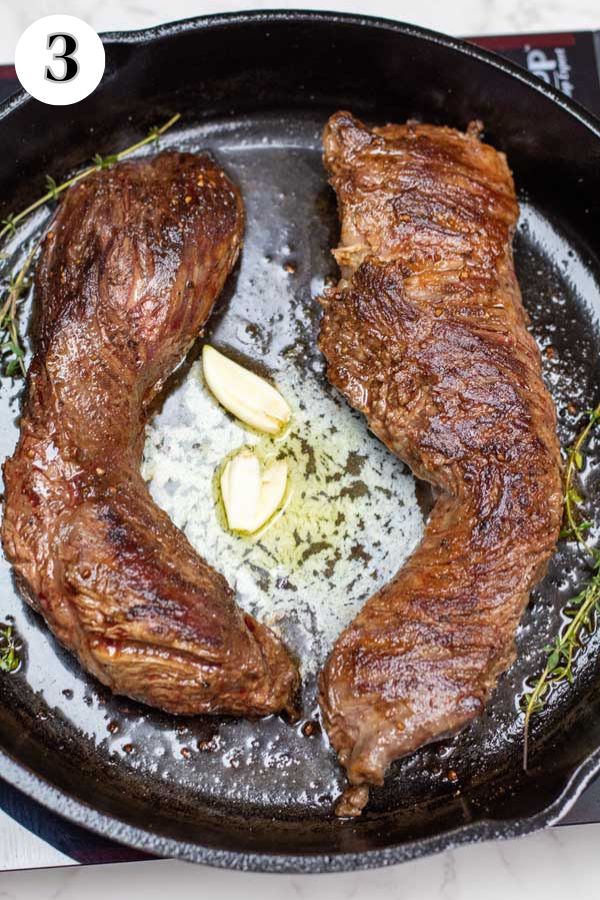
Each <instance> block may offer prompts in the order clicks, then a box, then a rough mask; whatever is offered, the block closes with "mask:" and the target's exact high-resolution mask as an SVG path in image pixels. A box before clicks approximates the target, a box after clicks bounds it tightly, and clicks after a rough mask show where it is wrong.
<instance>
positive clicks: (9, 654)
mask: <svg viewBox="0 0 600 900" xmlns="http://www.w3.org/2000/svg"><path fill="white" fill-rule="evenodd" d="M20 665H21V660H20V659H19V643H18V641H17V638H16V636H15V633H14V629H13V627H12V625H3V626H0V672H8V673H10V672H16V671H17V669H18V668H19V666H20Z"/></svg>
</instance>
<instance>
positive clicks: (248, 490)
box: [221, 448, 288, 534]
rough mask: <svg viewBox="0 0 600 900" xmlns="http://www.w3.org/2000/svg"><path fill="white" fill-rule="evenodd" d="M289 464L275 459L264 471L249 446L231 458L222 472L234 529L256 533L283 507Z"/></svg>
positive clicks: (226, 501) (223, 485) (229, 515)
mask: <svg viewBox="0 0 600 900" xmlns="http://www.w3.org/2000/svg"><path fill="white" fill-rule="evenodd" d="M287 478H288V465H287V463H286V462H285V461H280V462H274V463H271V465H269V466H267V467H266V469H265V470H264V472H262V473H261V469H260V462H259V459H258V457H257V456H256V455H255V454H254V453H253V452H252V451H251V450H249V449H248V448H244V449H243V450H240V452H239V453H236V455H235V456H233V457H232V458H231V459H230V460H228V461H227V463H226V464H225V467H224V469H223V472H222V473H221V496H222V498H223V505H224V507H225V514H226V516H227V524H228V526H229V528H230V529H231V531H243V532H246V533H248V534H252V533H253V532H255V531H258V529H259V528H261V527H262V526H263V525H264V524H265V522H267V521H268V520H269V519H270V518H271V516H273V514H274V513H275V512H276V511H277V509H278V508H279V507H280V505H281V502H282V500H283V498H284V496H285V490H286V486H287Z"/></svg>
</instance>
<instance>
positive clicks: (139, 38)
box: [0, 9, 600, 874]
mask: <svg viewBox="0 0 600 900" xmlns="http://www.w3.org/2000/svg"><path fill="white" fill-rule="evenodd" d="M261 22H262V23H264V24H268V23H280V22H287V23H307V24H310V23H317V22H320V23H325V24H328V25H332V26H335V25H337V24H341V25H344V24H352V25H356V26H358V27H361V26H362V27H366V28H376V29H380V30H385V31H388V32H392V33H397V34H401V35H406V36H409V37H414V38H417V39H418V40H422V41H426V42H428V43H432V44H438V45H441V46H443V47H446V48H447V49H450V50H453V51H455V52H457V53H460V54H462V55H464V56H468V57H472V58H473V59H475V60H477V61H479V62H481V63H483V64H485V65H487V66H492V67H493V68H495V69H497V70H500V71H502V72H504V73H506V74H507V75H509V76H511V77H512V78H515V79H516V80H517V81H520V82H522V83H524V84H526V85H527V86H528V87H529V88H531V89H533V90H534V91H536V92H537V93H539V94H541V95H542V96H544V97H546V98H547V99H549V100H551V101H552V102H553V103H555V104H556V105H558V106H559V107H561V108H562V109H563V110H565V111H566V112H567V113H568V114H569V115H571V116H573V117H574V118H575V119H576V120H577V121H579V122H580V123H581V124H582V125H584V126H585V127H586V128H587V129H588V130H589V131H591V132H592V134H593V135H594V136H595V137H596V138H598V139H599V140H600V118H599V117H597V116H595V115H594V114H593V113H590V112H589V111H588V110H587V109H585V108H584V107H583V106H581V105H580V104H579V103H577V102H576V101H574V100H572V99H570V98H568V97H567V96H566V95H565V94H563V93H562V92H560V91H558V90H557V89H555V88H553V87H551V86H550V85H548V84H546V82H544V81H542V80H541V79H539V78H536V77H535V76H534V75H532V74H530V73H529V72H528V71H526V70H525V69H523V68H521V67H520V66H518V65H516V64H515V63H512V62H510V61H509V60H506V59H504V58H502V57H500V56H497V55H496V54H494V53H491V52H490V51H487V50H484V49H482V48H480V47H478V46H476V45H475V44H470V43H468V42H466V41H463V40H461V39H459V38H455V37H451V36H446V35H443V34H440V33H439V32H436V31H432V30H430V29H426V28H421V27H420V26H418V25H413V24H408V23H404V22H399V21H396V20H393V19H385V18H382V17H376V16H369V15H361V14H352V13H341V12H327V11H317V10H314V11H313V10H302V9H285V10H278V9H270V10H247V11H242V12H231V13H218V14H213V15H206V16H196V17H190V18H186V19H181V20H178V21H175V22H168V23H164V24H159V25H154V26H151V27H149V28H144V29H136V30H131V31H111V32H102V33H101V35H100V36H101V38H102V40H103V43H105V44H150V43H152V42H153V41H155V40H158V39H160V38H163V37H168V36H171V35H177V34H179V33H183V32H187V31H198V30H204V29H217V28H227V27H231V26H237V25H242V26H243V25H245V24H248V23H261ZM31 101H32V98H31V97H30V96H29V95H28V94H27V93H26V91H24V90H22V89H21V90H19V91H18V92H17V93H16V94H15V95H13V96H12V97H10V98H9V99H8V100H6V101H4V102H3V103H2V104H0V127H1V125H2V122H3V120H4V119H5V118H7V117H8V116H9V115H10V114H11V113H12V112H13V111H15V110H17V109H20V108H21V107H22V106H25V105H26V104H29V103H30V102H31ZM599 771H600V747H598V748H597V749H596V750H594V751H593V752H592V753H590V754H589V756H588V757H587V758H586V759H585V760H584V761H583V762H582V763H580V765H579V766H577V768H575V769H574V770H573V771H572V773H571V775H570V777H569V779H568V781H567V784H566V785H565V787H564V788H563V790H562V792H561V793H560V795H559V796H558V797H557V798H556V799H555V800H554V801H553V802H552V803H551V804H550V805H549V806H547V807H546V808H545V809H543V810H541V811H540V812H538V813H535V814H534V815H532V816H527V817H521V818H512V819H504V820H494V819H491V818H482V819H480V820H478V821H477V822H474V823H470V824H467V825H462V826H459V827H457V828H455V829H451V830H449V831H445V832H442V833H440V834H437V835H435V836H432V837H428V838H418V839H415V840H412V841H407V842H405V843H402V844H395V845H392V846H389V847H386V848H383V849H374V850H362V851H359V852H348V853H346V852H343V851H342V852H339V853H334V854H330V853H327V852H323V853H311V854H289V853H275V852H265V853H259V852H253V853H247V852H242V851H234V850H218V849H215V848H211V847H206V846H202V845H201V844H198V843H190V842H187V841H181V840H178V839H176V838H166V837H163V836H160V835H157V834H155V833H152V832H151V831H150V830H146V829H144V828H140V827H137V826H133V825H128V824H127V823H126V822H124V821H122V820H121V819H118V818H117V817H114V816H110V815H107V814H105V813H101V812H99V811H98V810H96V809H95V808H94V807H92V806H90V805H88V804H87V803H84V802H83V801H81V800H77V799H75V798H74V797H73V796H72V795H70V794H69V793H68V792H66V791H62V790H60V789H59V788H57V787H55V786H54V785H53V784H52V783H51V782H50V781H48V780H46V779H44V778H42V777H41V776H39V775H37V774H36V773H35V772H34V771H33V770H32V769H30V768H29V767H28V766H26V765H24V764H23V763H21V762H19V761H18V760H17V759H16V758H15V757H14V756H13V755H12V754H9V753H8V752H7V751H6V750H4V749H3V748H2V747H0V777H2V778H3V779H5V780H6V781H8V782H9V783H10V784H12V785H13V786H14V787H16V788H17V789H18V790H20V791H21V792H22V793H24V794H25V795H26V796H28V797H30V798H31V799H33V800H36V801H37V802H38V803H40V804H41V805H42V806H44V807H45V808H46V809H48V810H50V811H51V812H53V813H55V814H57V815H60V816H62V817H63V818H65V819H67V820H68V821H70V822H71V823H73V824H75V825H79V826H81V827H84V828H87V829H88V830H90V831H93V832H95V833H96V834H98V835H101V836H102V837H105V838H108V839H112V840H115V841H118V842H119V843H121V844H124V845H126V846H129V847H131V848H134V849H137V850H140V851H143V852H145V853H149V854H153V855H156V856H160V857H174V858H180V859H185V860H189V861H191V862H196V863H203V864H206V865H211V866H213V867H217V868H224V869H233V870H241V871H252V872H272V873H298V874H303V873H304V874H308V873H315V874H317V873H324V872H346V871H356V870H360V869H373V868H378V867H384V866H390V865H395V864H398V863H402V862H408V861H409V860H413V859H418V858H419V857H423V856H428V855H432V854H434V853H439V852H441V851H443V850H447V849H452V848H454V847H458V846H461V845H466V844H472V843H481V842H483V841H486V840H494V839H510V838H514V837H519V836H523V835H525V834H529V833H532V832H534V831H538V830H541V829H543V828H545V827H548V826H549V825H553V824H555V823H557V822H558V821H559V820H560V819H561V818H562V817H563V816H564V815H565V814H566V813H567V812H568V811H569V810H570V809H571V807H572V806H573V805H574V803H575V802H576V800H577V799H578V797H579V796H580V795H581V793H582V792H583V790H584V789H585V787H586V786H587V785H588V784H589V782H590V781H591V780H592V779H593V778H594V776H595V775H596V774H597V773H598V772H599Z"/></svg>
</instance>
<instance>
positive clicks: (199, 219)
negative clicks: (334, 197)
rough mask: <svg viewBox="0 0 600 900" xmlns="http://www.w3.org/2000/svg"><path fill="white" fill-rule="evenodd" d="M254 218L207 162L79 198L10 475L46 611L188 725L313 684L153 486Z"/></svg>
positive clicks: (144, 695)
mask: <svg viewBox="0 0 600 900" xmlns="http://www.w3.org/2000/svg"><path fill="white" fill-rule="evenodd" d="M243 219H244V213H243V205H242V199H241V197H240V194H239V192H238V190H237V188H236V187H235V186H234V185H233V184H232V183H231V182H230V181H229V179H228V178H227V177H226V176H225V173H224V172H223V171H222V170H221V169H220V168H219V167H218V166H216V164H215V163H214V162H213V161H212V160H211V159H210V158H209V157H208V156H201V155H199V156H194V155H191V154H179V153H164V154H162V155H160V156H157V157H156V158H154V159H151V160H144V161H137V162H128V163H121V164H120V165H118V166H116V167H115V168H113V169H110V170H109V171H106V172H103V173H100V174H96V175H93V176H91V177H90V178H88V179H87V180H85V181H82V182H81V183H79V184H78V185H76V186H74V187H72V188H71V189H70V190H69V192H68V193H67V194H66V196H65V199H64V200H63V202H62V204H61V206H60V208H59V210H58V212H57V215H56V217H55V219H54V221H53V223H52V225H51V230H50V232H49V234H48V236H47V238H46V240H45V245H44V249H43V254H42V258H41V261H40V264H39V266H38V269H37V274H36V300H37V305H38V309H39V322H38V334H37V352H36V355H35V358H34V360H33V363H32V365H31V368H30V370H29V373H28V377H27V394H26V401H25V406H24V409H23V417H22V421H21V436H20V440H19V443H18V446H17V449H16V451H15V453H14V456H13V457H12V459H10V460H8V461H7V462H6V464H5V466H4V479H5V486H6V493H5V503H4V521H3V524H2V540H3V544H4V549H5V552H6V555H7V556H8V558H9V560H10V561H11V562H12V563H13V565H14V567H15V570H16V572H17V575H18V578H19V581H20V583H21V584H22V585H23V587H24V589H25V591H26V594H27V596H28V599H29V600H30V602H31V604H32V605H33V606H34V607H35V608H36V609H37V610H39V612H41V613H42V615H43V616H44V618H45V619H46V621H47V623H48V625H49V626H50V628H51V629H52V631H53V632H54V634H55V635H56V636H57V638H58V639H59V640H60V641H61V642H62V643H63V644H64V645H65V646H66V647H68V648H69V649H71V650H72V651H73V652H74V653H76V654H77V656H78V657H79V660H80V661H81V663H82V665H83V666H84V667H85V668H86V669H88V670H89V671H90V672H92V673H93V674H94V675H95V676H96V677H97V678H99V679H100V681H102V682H103V683H104V684H106V685H108V686H109V687H110V688H111V689H112V690H113V691H115V692H116V693H119V694H126V695H128V696H130V697H133V698H135V699H137V700H142V701H144V702H145V703H149V704H151V705H152V706H157V707H160V708H161V709H165V710H167V711H169V712H173V713H186V714H192V713H206V712H224V713H239V714H248V715H263V714H268V713H273V712H277V711H278V710H281V709H285V708H289V707H290V705H291V702H292V695H293V693H294V690H295V688H296V686H297V681H298V676H297V672H296V668H295V666H294V665H293V664H292V662H291V661H290V659H289V657H288V655H287V653H286V651H285V649H284V648H283V647H282V645H281V644H280V643H279V641H278V640H277V638H276V637H275V636H274V635H273V634H272V633H271V632H270V631H269V630H268V629H267V628H265V627H263V626H262V625H260V624H259V623H257V622H256V621H255V620H254V619H252V618H251V617H250V616H248V615H245V614H243V613H242V612H241V611H240V610H239V609H238V608H237V606H236V605H235V602H234V599H233V594H232V591H231V590H230V588H229V587H228V585H227V583H226V582H225V580H224V579H223V578H222V577H221V576H220V575H219V574H217V573H216V572H215V571H214V570H213V569H211V568H210V567H209V566H208V565H207V564H206V563H205V562H204V561H203V560H202V559H200V558H199V557H198V556H197V554H196V553H195V552H194V550H193V549H192V547H191V546H190V544H189V543H188V542H187V540H186V538H185V537H184V535H183V534H182V533H181V532H180V531H179V530H178V529H177V528H176V527H175V526H174V525H173V524H172V523H171V521H170V520H169V518H168V517H167V516H166V515H165V514H164V513H163V512H162V511H161V510H160V509H159V508H158V507H157V506H156V505H155V504H154V502H153V501H152V499H151V497H150V495H149V493H148V490H147V488H146V485H145V484H144V482H143V480H142V478H141V476H140V473H139V465H140V459H141V454H142V448H143V441H144V424H145V410H146V409H147V407H148V404H149V402H150V401H151V400H152V398H153V397H154V396H155V395H156V393H157V392H158V390H159V389H160V387H161V385H162V384H163V382H164V380H165V378H166V377H167V376H168V375H169V374H170V372H171V371H172V370H173V368H174V367H175V365H176V364H177V363H178V362H179V361H180V359H181V358H182V356H183V355H184V354H185V352H186V351H187V349H188V348H189V346H190V344H191V343H192V342H193V340H194V339H195V338H196V336H197V335H198V333H199V330H200V328H201V327H202V325H203V323H204V322H205V321H206V319H207V317H208V315H209V313H210V311H211V309H212V306H213V303H214V301H215V299H216V297H217V296H218V294H219V292H220V290H221V288H222V286H223V283H224V281H225V278H226V277H227V275H228V273H229V272H230V270H231V268H232V266H233V264H234V262H235V260H236V258H237V255H238V252H239V248H240V244H241V240H242V233H243Z"/></svg>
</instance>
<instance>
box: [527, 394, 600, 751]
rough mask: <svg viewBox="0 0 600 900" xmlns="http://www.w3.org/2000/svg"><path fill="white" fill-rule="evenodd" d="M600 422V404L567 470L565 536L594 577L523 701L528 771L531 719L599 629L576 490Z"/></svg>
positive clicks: (593, 562)
mask: <svg viewBox="0 0 600 900" xmlns="http://www.w3.org/2000/svg"><path fill="white" fill-rule="evenodd" d="M599 422H600V404H599V405H598V406H597V407H596V408H595V409H593V410H591V411H590V413H589V416H588V421H587V423H586V425H585V427H584V428H583V429H582V431H581V432H580V433H579V434H578V436H577V438H576V439H575V442H574V444H573V445H572V447H570V449H569V450H568V452H567V465H566V469H565V487H564V508H565V525H564V528H563V530H562V531H561V537H564V538H567V539H568V540H572V541H575V542H576V543H577V545H578V547H579V549H580V550H581V551H582V552H583V553H584V555H585V557H586V562H587V564H588V566H589V568H590V577H589V579H588V581H587V582H586V583H585V584H584V586H583V588H582V590H581V591H580V592H579V593H578V594H576V596H574V597H571V598H570V599H569V600H568V601H567V603H566V605H565V606H564V608H563V610H562V613H563V616H564V618H565V623H564V625H563V626H562V628H561V629H560V631H559V632H558V634H557V635H556V636H555V638H554V640H553V641H552V643H550V644H548V645H546V646H545V647H544V651H545V652H546V653H547V658H546V665H545V666H544V669H543V671H542V673H541V675H540V676H539V677H538V679H537V681H536V682H535V684H534V686H533V688H532V689H531V690H530V691H528V692H526V693H525V694H524V695H523V697H522V698H521V706H522V709H523V711H524V713H525V722H524V743H523V768H524V769H527V755H528V749H529V726H530V723H531V717H532V716H533V715H535V714H536V713H538V712H540V711H541V710H542V709H543V708H544V706H545V705H546V702H547V700H548V698H549V695H550V693H551V690H552V688H553V687H555V686H556V685H557V684H558V683H560V682H565V681H567V682H569V683H570V684H571V683H572V682H573V662H574V660H575V656H576V653H577V651H578V650H579V649H580V648H581V646H582V641H583V638H584V637H585V635H586V634H590V633H591V632H592V631H593V630H594V628H595V627H596V615H597V614H598V613H599V612H600V551H599V550H598V549H597V548H595V547H592V546H590V544H589V542H588V541H587V539H586V536H585V535H586V532H587V531H588V530H589V528H590V527H591V524H592V523H591V522H589V521H587V520H584V519H582V518H581V516H580V508H581V505H582V503H583V500H584V498H583V497H582V496H581V494H580V493H579V490H578V489H577V487H576V481H577V477H578V474H579V472H581V471H582V470H583V468H584V466H585V448H586V446H587V443H588V441H589V439H590V436H591V434H592V432H593V430H594V428H595V427H596V425H597V424H598V423H599Z"/></svg>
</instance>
